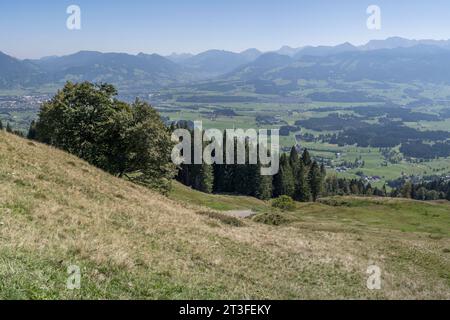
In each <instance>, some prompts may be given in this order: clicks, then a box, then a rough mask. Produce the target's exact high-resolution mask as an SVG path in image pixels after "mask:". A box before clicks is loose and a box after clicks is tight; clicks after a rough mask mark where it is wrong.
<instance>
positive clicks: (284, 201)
mask: <svg viewBox="0 0 450 320" xmlns="http://www.w3.org/2000/svg"><path fill="white" fill-rule="evenodd" d="M272 207H274V208H277V209H281V210H283V211H292V210H294V209H295V202H294V200H292V198H291V197H289V196H281V197H278V198H276V199H275V200H273V201H272Z"/></svg>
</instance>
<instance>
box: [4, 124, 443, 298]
mask: <svg viewBox="0 0 450 320" xmlns="http://www.w3.org/2000/svg"><path fill="white" fill-rule="evenodd" d="M199 204H205V205H206V206H208V207H209V208H207V207H199V206H198V205H199ZM211 208H214V209H217V210H233V209H238V210H241V209H252V210H254V211H255V212H257V213H258V215H259V216H261V215H266V216H269V215H271V214H272V215H273V214H274V211H273V209H271V208H270V206H269V204H267V203H265V202H261V201H257V200H254V199H250V198H242V197H232V196H210V195H203V194H199V193H196V192H193V191H191V190H189V189H188V188H184V187H182V186H180V185H176V187H175V190H174V192H173V194H172V195H171V199H168V198H165V197H163V196H160V195H157V194H155V193H153V192H151V191H149V190H147V189H145V188H142V187H139V186H136V185H133V184H131V183H129V182H126V181H123V180H119V179H117V178H114V177H112V176H110V175H108V174H106V173H103V172H101V171H100V170H97V169H95V168H93V167H91V166H89V165H88V164H86V163H85V162H83V161H81V160H79V159H77V158H75V157H72V156H70V155H67V154H66V153H63V152H61V151H58V150H55V149H52V148H49V147H47V146H43V145H40V144H38V143H34V142H29V141H26V140H23V139H20V138H18V137H15V136H11V135H8V134H6V133H4V132H0V299H12V298H19V299H20V298H46V299H49V298H50V299H51V298H84V299H92V298H95V299H96V298H121V299H128V298H148V299H151V298H160V299H161V298H174V299H183V298H185V299H191V298H199V299H201V298H207V299H208V298H223V299H229V298H236V299H240V298H274V299H281V298H287V299H305V298H319V299H323V298H369V299H371V298H447V299H449V298H450V234H449V229H450V221H449V216H450V205H449V204H448V203H417V202H411V201H402V200H378V199H370V200H367V199H358V198H335V199H325V200H323V202H322V203H320V204H299V205H298V208H297V209H296V211H294V212H292V213H289V214H283V213H277V214H279V215H281V216H283V218H284V219H283V224H282V225H280V226H270V225H266V224H262V223H257V222H255V221H253V220H252V219H245V220H239V221H238V222H239V223H235V222H236V221H235V220H233V219H228V218H227V216H226V215H225V214H224V213H217V212H216V213H213V211H212V209H211ZM258 220H261V219H258ZM370 264H377V265H378V266H380V267H381V269H382V271H383V274H382V289H381V290H379V291H370V290H368V289H367V288H366V280H367V274H366V270H367V267H368V266H369V265H370ZM70 265H78V266H80V267H81V271H82V275H81V276H82V278H81V289H80V290H75V291H70V290H67V289H66V280H67V267H68V266H70Z"/></svg>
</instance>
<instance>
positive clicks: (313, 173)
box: [308, 161, 323, 202]
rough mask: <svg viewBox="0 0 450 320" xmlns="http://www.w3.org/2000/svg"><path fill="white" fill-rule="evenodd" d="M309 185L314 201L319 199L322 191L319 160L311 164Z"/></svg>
mask: <svg viewBox="0 0 450 320" xmlns="http://www.w3.org/2000/svg"><path fill="white" fill-rule="evenodd" d="M308 180H309V186H310V188H311V196H312V199H313V201H314V202H316V201H317V199H318V198H319V196H320V193H321V192H322V181H323V180H322V174H321V172H320V168H319V165H318V164H317V162H315V161H314V162H313V163H312V165H311V169H310V170H309V177H308Z"/></svg>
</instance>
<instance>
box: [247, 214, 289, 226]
mask: <svg viewBox="0 0 450 320" xmlns="http://www.w3.org/2000/svg"><path fill="white" fill-rule="evenodd" d="M253 221H255V222H258V223H264V224H267V225H270V226H280V225H282V224H286V223H288V222H289V220H288V219H287V218H286V217H285V216H284V215H283V214H280V213H276V212H270V213H262V214H259V215H257V216H255V217H253Z"/></svg>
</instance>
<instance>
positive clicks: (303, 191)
mask: <svg viewBox="0 0 450 320" xmlns="http://www.w3.org/2000/svg"><path fill="white" fill-rule="evenodd" d="M294 200H296V201H300V202H308V201H310V200H311V190H310V188H309V183H308V179H307V177H306V171H305V166H304V165H303V162H301V163H300V166H299V168H298V170H297V172H296V176H295V193H294Z"/></svg>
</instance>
